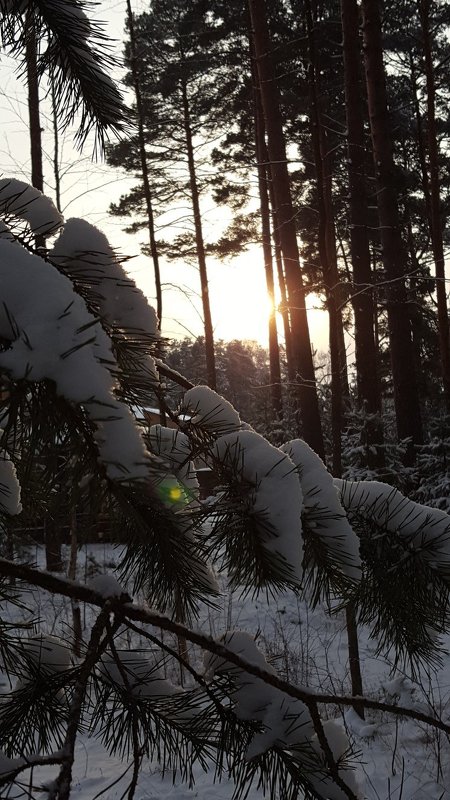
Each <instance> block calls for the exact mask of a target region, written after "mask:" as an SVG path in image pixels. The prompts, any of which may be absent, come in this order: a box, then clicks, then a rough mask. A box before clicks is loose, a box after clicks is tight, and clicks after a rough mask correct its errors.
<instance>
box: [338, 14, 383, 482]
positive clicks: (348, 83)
mask: <svg viewBox="0 0 450 800" xmlns="http://www.w3.org/2000/svg"><path fill="white" fill-rule="evenodd" d="M341 16H342V31H343V52H344V75H345V108H346V118H347V153H348V179H349V194H350V246H351V257H352V266H353V296H352V306H353V314H354V320H355V347H356V380H357V388H358V401H359V404H360V405H361V406H362V407H363V408H364V409H365V410H366V411H367V414H368V421H367V423H366V425H365V430H364V439H365V441H364V445H365V452H366V458H367V465H368V467H370V468H371V469H376V468H380V467H383V466H384V463H385V459H384V449H383V426H382V423H381V385H380V377H379V367H378V349H377V345H376V342H375V335H374V301H373V290H372V283H373V274H372V269H371V263H370V247H369V236H368V200H367V188H366V165H365V159H366V153H365V144H366V143H365V137H364V114H363V106H362V92H361V82H362V75H361V72H362V70H361V52H360V42H359V12H358V5H357V0H341Z"/></svg>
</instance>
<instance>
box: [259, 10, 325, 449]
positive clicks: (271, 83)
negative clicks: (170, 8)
mask: <svg viewBox="0 0 450 800" xmlns="http://www.w3.org/2000/svg"><path fill="white" fill-rule="evenodd" d="M249 9H250V18H251V24H252V35H253V43H254V50H255V55H256V64H257V70H258V77H259V84H260V86H261V101H262V106H263V112H264V120H265V128H266V133H267V147H268V152H269V159H270V167H271V175H272V181H273V189H274V197H275V204H276V210H277V219H278V225H279V232H280V242H281V249H282V252H283V258H284V269H285V275H286V285H287V290H288V296H289V310H290V322H291V333H292V349H293V356H294V361H295V367H296V372H297V376H296V378H297V381H298V397H299V404H300V409H301V415H302V423H303V425H302V431H301V433H302V435H303V437H304V439H305V440H306V441H307V442H308V444H309V445H310V446H311V447H312V448H313V449H314V450H315V451H316V452H317V453H318V454H319V455H320V456H321V457H322V458H324V456H325V452H324V443H323V435H322V425H321V421H320V412H319V401H318V397H317V388H316V378H315V373H314V363H313V358H312V351H311V340H310V336H309V327H308V317H307V314H306V297H305V290H304V287H303V279H302V273H301V269H300V258H299V252H298V243H297V232H296V228H295V215H294V209H293V205H292V197H291V188H290V181H289V172H288V167H287V157H286V144H285V138H284V132H283V126H282V121H281V114H280V98H279V92H278V87H277V84H276V80H275V74H274V69H273V64H272V58H271V52H270V50H271V47H270V38H269V31H268V27H267V20H266V13H265V4H264V0H249Z"/></svg>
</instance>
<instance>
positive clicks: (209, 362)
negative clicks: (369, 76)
mask: <svg viewBox="0 0 450 800" xmlns="http://www.w3.org/2000/svg"><path fill="white" fill-rule="evenodd" d="M181 97H182V112H183V123H184V132H185V137H186V152H187V158H188V170H189V188H190V193H191V200H192V210H193V212H194V228H195V246H196V249H197V261H198V267H199V272H200V286H201V293H202V306H203V323H204V328H205V351H206V377H207V381H208V386H209V387H210V388H211V389H215V388H216V359H215V354H214V332H213V325H212V317H211V306H210V302H209V287H208V273H207V270H206V256H205V244H204V240H203V229H202V217H201V212H200V195H199V190H198V183H197V174H196V169H195V158H194V146H193V142H192V128H191V115H190V109H189V98H188V93H187V86H186V83H185V82H184V81H182V83H181Z"/></svg>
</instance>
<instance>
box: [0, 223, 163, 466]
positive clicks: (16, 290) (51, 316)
mask: <svg viewBox="0 0 450 800" xmlns="http://www.w3.org/2000/svg"><path fill="white" fill-rule="evenodd" d="M0 258H1V263H2V307H1V308H0V337H1V338H2V339H3V340H4V342H5V343H7V344H5V345H4V346H3V349H2V351H1V352H0V368H1V369H3V370H5V371H6V372H7V373H8V374H9V375H10V376H11V377H12V378H14V379H15V380H27V381H34V382H36V381H42V380H44V379H50V380H52V381H54V383H55V385H56V390H57V392H58V394H59V395H60V396H62V397H64V398H66V399H67V400H69V401H70V402H72V403H76V404H77V405H80V406H82V407H83V408H84V409H85V412H86V414H87V415H88V417H89V419H90V420H91V421H92V423H93V425H94V437H95V440H96V442H97V445H98V449H99V457H100V461H101V462H103V463H104V464H105V465H106V469H107V473H108V475H109V477H110V478H113V479H132V478H140V479H144V478H146V477H147V475H148V464H149V455H148V453H147V450H146V448H145V445H144V441H143V439H142V435H141V433H140V431H139V430H138V427H137V425H136V423H135V419H134V417H133V415H132V413H131V411H130V410H129V409H128V407H127V406H126V405H125V404H124V403H122V402H120V401H119V400H118V399H117V398H116V396H115V390H116V388H117V382H116V379H115V378H114V376H113V374H114V373H117V364H116V362H115V359H114V357H113V354H112V352H111V343H110V340H109V338H108V336H107V335H106V333H105V332H104V331H103V329H102V327H101V325H100V323H99V321H98V320H96V319H95V317H93V316H92V315H91V314H90V313H89V312H88V310H87V308H86V305H85V303H84V301H83V299H82V298H81V297H80V296H79V295H78V294H77V293H76V292H75V291H74V290H73V286H72V284H71V282H70V280H69V279H68V278H66V277H65V276H64V275H61V274H60V273H59V272H58V271H57V270H56V269H55V268H54V267H53V266H52V265H51V264H49V263H47V262H46V261H44V260H43V259H42V258H40V257H39V256H37V255H34V254H32V253H29V252H28V251H27V250H25V248H23V247H22V246H21V245H20V244H19V243H17V242H13V241H10V240H7V239H0Z"/></svg>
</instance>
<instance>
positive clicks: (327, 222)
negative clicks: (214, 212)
mask: <svg viewBox="0 0 450 800" xmlns="http://www.w3.org/2000/svg"><path fill="white" fill-rule="evenodd" d="M305 12H306V28H307V34H308V43H309V65H308V88H309V103H310V104H309V119H310V127H311V136H312V144H313V152H314V162H315V167H316V186H317V201H318V211H319V230H318V246H319V257H320V261H321V265H322V271H323V278H324V284H325V290H326V301H327V309H328V316H329V331H330V333H329V346H330V359H331V438H332V462H333V467H332V472H333V475H334V476H335V477H337V478H339V477H340V476H341V475H342V428H343V419H344V414H343V382H344V375H346V374H347V367H346V359H345V347H343V336H342V337H340V335H339V329H340V332H341V334H342V330H343V328H342V312H341V310H340V307H339V301H338V284H339V275H338V269H337V256H336V239H335V230H334V218H333V209H332V202H331V173H330V163H329V158H328V155H327V145H326V141H325V131H324V129H323V125H322V115H321V110H320V106H319V102H320V101H319V87H318V77H317V52H316V43H315V37H314V29H313V17H312V11H311V4H310V2H309V0H308V2H306V3H305ZM339 294H340V293H339ZM341 338H342V341H341ZM342 350H343V352H342ZM346 384H347V393H348V380H347V381H346Z"/></svg>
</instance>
